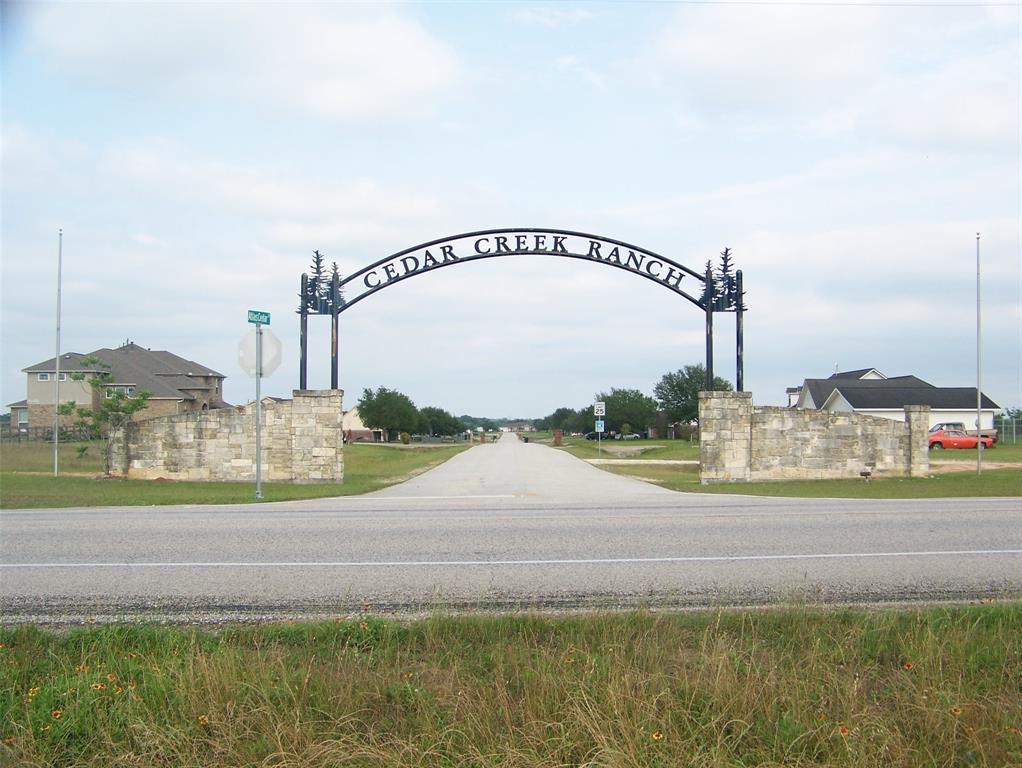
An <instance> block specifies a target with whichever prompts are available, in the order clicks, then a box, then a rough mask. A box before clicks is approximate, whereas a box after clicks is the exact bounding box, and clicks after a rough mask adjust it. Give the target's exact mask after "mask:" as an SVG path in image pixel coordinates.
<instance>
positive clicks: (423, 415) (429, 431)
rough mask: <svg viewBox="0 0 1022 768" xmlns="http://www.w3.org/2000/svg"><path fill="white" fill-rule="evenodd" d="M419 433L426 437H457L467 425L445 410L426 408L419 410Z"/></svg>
mask: <svg viewBox="0 0 1022 768" xmlns="http://www.w3.org/2000/svg"><path fill="white" fill-rule="evenodd" d="M419 431H420V432H421V433H422V434H424V435H456V434H458V433H459V432H464V431H465V425H464V424H462V423H461V422H460V421H459V420H458V419H457V418H455V417H454V416H452V415H451V414H450V413H448V412H447V411H445V410H444V409H443V408H434V407H432V406H426V407H425V408H420V409H419Z"/></svg>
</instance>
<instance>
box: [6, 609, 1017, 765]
mask: <svg viewBox="0 0 1022 768" xmlns="http://www.w3.org/2000/svg"><path fill="white" fill-rule="evenodd" d="M1020 680H1022V604H1019V603H1005V604H1002V605H984V606H972V607H951V608H933V609H919V610H912V611H892V610H872V611H860V610H850V609H843V610H834V611H827V610H817V609H813V608H810V607H806V606H802V607H794V608H787V609H780V610H773V611H751V612H740V611H721V612H712V611H711V612H702V613H691V614H670V615H666V614H665V615H658V614H649V613H633V614H598V615H586V616H569V617H560V618H548V617H540V616H521V617H495V618H487V617H471V618H469V617H465V618H453V617H433V618H428V619H425V620H420V621H417V622H414V623H397V622H389V621H383V620H380V619H376V618H373V617H361V618H355V619H338V620H337V621H334V622H326V623H317V624H284V625H263V626H256V627H237V628H227V629H222V630H219V631H216V632H207V631H201V630H197V629H177V628H168V627H157V626H110V627H95V628H88V629H75V630H72V631H67V632H64V633H49V632H43V631H40V630H38V629H35V628H30V627H24V628H18V629H6V630H0V738H2V744H0V763H2V764H3V765H11V766H15V765H23V766H111V765H118V766H154V767H157V768H159V767H160V766H209V767H213V768H216V767H218V766H270V765H272V766H295V767H297V766H302V767H303V768H305V767H310V768H316V767H317V766H386V767H387V768H390V767H391V766H437V767H438V768H439V767H441V766H502V767H506V768H511V767H515V768H518V767H521V768H526V767H530V768H531V767H533V766H550V767H551V768H553V767H554V766H663V767H666V766H693V767H695V766H698V767H699V768H706V767H710V768H712V767H713V766H753V765H756V766H758V765H774V766H782V765H783V766H816V765H828V766H841V767H845V766H847V767H849V768H852V767H858V766H863V767H866V766H870V767H872V766H885V767H891V766H894V767H895V768H898V767H901V766H905V767H907V766H928V767H929V766H938V767H942V766H947V767H948V768H950V767H951V766H970V765H975V766H1010V765H1022V735H1020V733H1019V731H1020V729H1022V695H1020V691H1019V685H1020V683H1019V681H1020Z"/></svg>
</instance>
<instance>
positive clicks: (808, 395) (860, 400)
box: [789, 368, 1001, 429]
mask: <svg viewBox="0 0 1022 768" xmlns="http://www.w3.org/2000/svg"><path fill="white" fill-rule="evenodd" d="M796 395H797V397H796ZM793 399H794V400H795V407H796V408H814V409H817V410H821V411H833V412H838V413H840V412H845V413H847V412H854V413H861V414H863V415H865V416H878V417H880V418H884V419H893V420H895V421H904V420H905V406H906V405H928V406H930V426H931V427H932V426H933V425H934V424H937V423H939V422H942V421H959V422H962V423H963V424H965V426H966V429H973V428H974V425H975V424H976V388H975V387H935V386H933V385H932V384H930V383H929V382H927V381H923V380H922V379H920V378H917V377H916V376H894V377H891V378H888V377H887V376H884V374H882V373H881V372H880V371H878V370H877V369H876V368H863V369H860V370H857V371H845V372H843V373H835V374H834V375H832V376H830V377H828V378H826V379H806V380H805V381H804V382H803V383H802V386H801V387H799V388H797V389H791V390H789V402H791V401H792V400H793ZM1000 409H1001V408H1000V406H999V405H997V403H995V402H994V401H993V400H991V399H990V398H989V397H987V396H986V395H983V399H982V401H981V408H980V422H981V423H980V429H993V427H994V415H995V414H996V413H997V412H998V411H999V410H1000Z"/></svg>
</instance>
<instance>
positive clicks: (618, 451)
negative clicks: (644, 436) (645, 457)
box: [603, 440, 649, 456]
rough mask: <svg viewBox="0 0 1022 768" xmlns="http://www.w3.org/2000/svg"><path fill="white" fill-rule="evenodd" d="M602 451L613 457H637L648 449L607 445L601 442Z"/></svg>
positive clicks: (605, 442) (636, 446) (637, 446)
mask: <svg viewBox="0 0 1022 768" xmlns="http://www.w3.org/2000/svg"><path fill="white" fill-rule="evenodd" d="M603 450H605V451H606V452H607V453H612V454H614V455H615V456H638V455H640V454H642V453H644V452H646V451H648V450H649V448H645V447H643V446H641V445H608V444H607V441H606V440H604V441H603Z"/></svg>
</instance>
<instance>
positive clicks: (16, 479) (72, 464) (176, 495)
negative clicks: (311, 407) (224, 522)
mask: <svg viewBox="0 0 1022 768" xmlns="http://www.w3.org/2000/svg"><path fill="white" fill-rule="evenodd" d="M79 447H81V446H78V445H66V446H62V447H61V456H60V462H59V465H60V476H58V477H53V476H52V474H51V473H52V468H53V458H52V456H53V455H52V447H51V446H47V445H44V444H39V443H21V444H13V443H4V444H2V445H0V508H5V509H17V508H45V507H69V506H82V507H88V506H101V505H103V506H135V505H153V504H155V505H164V504H241V503H245V502H254V501H255V484H254V483H190V482H173V481H159V480H115V479H102V478H98V479H97V476H98V475H99V473H101V471H102V444H101V443H93V444H86V445H85V447H86V449H87V450H86V453H85V455H84V456H81V457H80V456H79V450H78V448H79ZM466 448H467V446H466V445H443V446H437V447H432V446H431V447H428V448H427V447H419V446H401V445H389V444H388V445H379V444H369V443H365V444H362V443H355V444H352V445H348V446H346V447H345V450H344V483H341V484H335V483H331V484H323V485H291V484H287V483H263V486H262V488H263V499H264V501H290V500H295V499H312V498H323V497H327V496H351V495H356V494H361V493H369V492H370V491H375V490H379V489H380V488H385V487H387V486H388V485H394V484H395V483H398V482H401V481H402V480H405V479H407V478H408V477H410V476H412V475H415V474H419V473H421V472H423V471H425V470H427V469H429V468H431V467H434V466H436V465H438V464H441V463H442V462H444V461H446V460H447V459H449V458H450V457H451V456H453V455H455V454H456V453H460V452H461V451H463V450H465V449H466Z"/></svg>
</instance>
